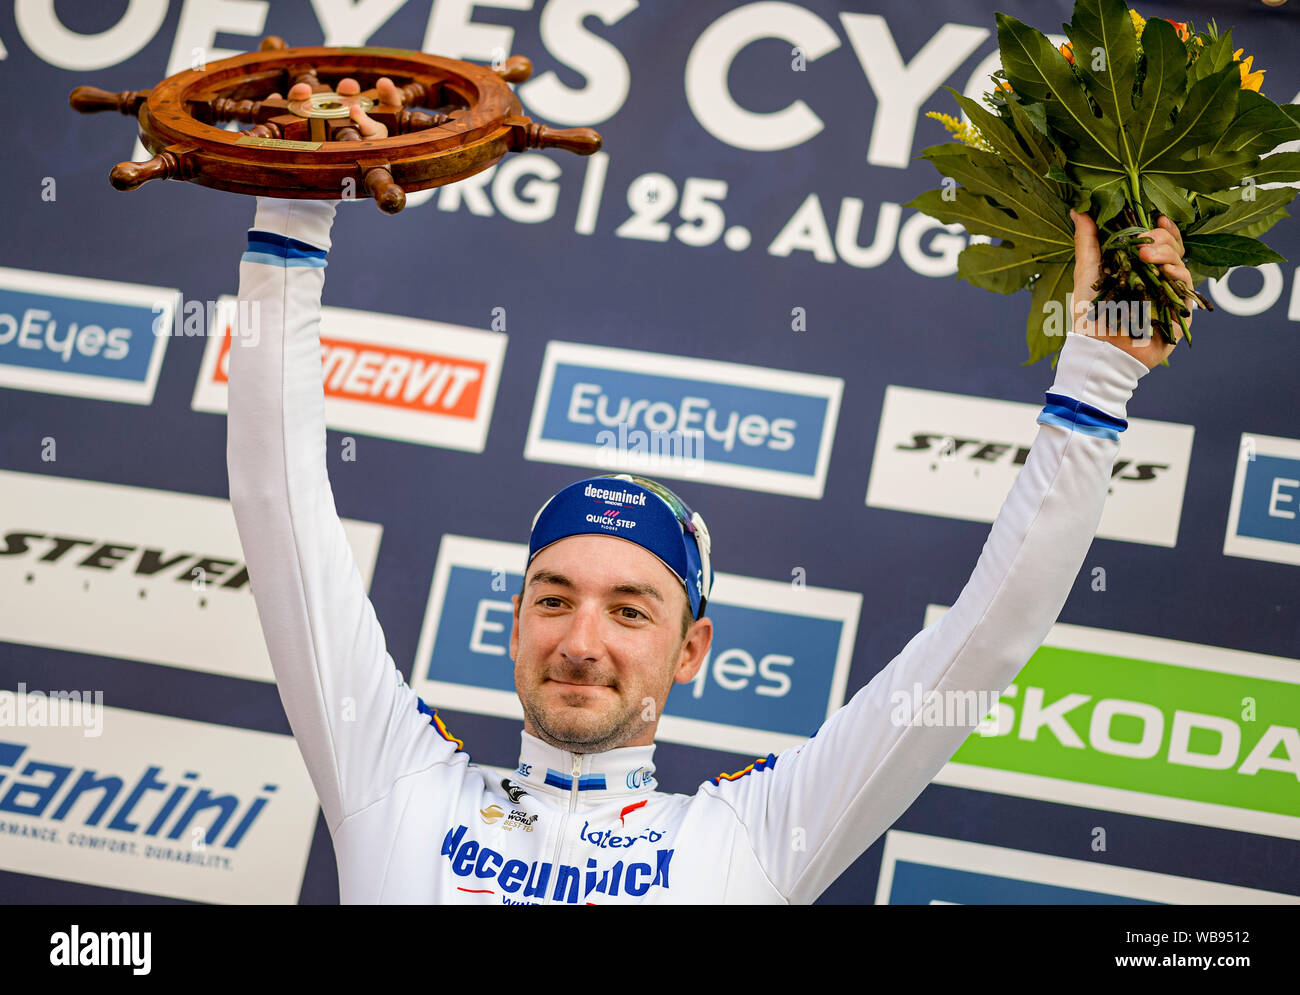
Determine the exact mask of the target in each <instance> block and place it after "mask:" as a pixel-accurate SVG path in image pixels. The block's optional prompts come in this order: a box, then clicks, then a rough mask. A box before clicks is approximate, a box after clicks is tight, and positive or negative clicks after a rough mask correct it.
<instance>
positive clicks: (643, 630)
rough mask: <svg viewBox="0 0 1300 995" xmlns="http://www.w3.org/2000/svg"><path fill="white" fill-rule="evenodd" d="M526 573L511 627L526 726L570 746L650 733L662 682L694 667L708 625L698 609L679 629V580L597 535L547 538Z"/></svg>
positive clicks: (599, 746)
mask: <svg viewBox="0 0 1300 995" xmlns="http://www.w3.org/2000/svg"><path fill="white" fill-rule="evenodd" d="M524 581H525V586H524V592H523V595H522V596H520V595H515V597H514V599H513V600H514V606H515V616H514V627H513V629H512V631H511V634H510V656H511V658H512V659H513V660H514V662H515V688H516V690H517V691H518V693H519V700H520V702H521V703H522V704H523V708H524V729H525V730H526V731H527V732H529V733H531V734H532V735H534V736H537V737H538V738H539V739H541V740H543V741H545V742H547V743H550V744H551V745H552V746H556V747H559V748H561V749H566V750H571V751H572V752H574V753H597V752H602V751H604V750H611V749H616V748H618V747H621V746H642V745H645V744H648V743H651V742H653V741H654V731H655V727H656V726H657V725H658V722H659V716H660V714H661V713H662V711H663V705H664V702H665V701H666V700H667V698H668V691H669V689H670V688H671V687H672V685H673V682H674V681H677V682H685V681H689V680H690V679H691V678H693V677H694V676H695V673H696V671H698V670H699V667H700V664H701V663H702V662H703V660H704V656H705V654H706V653H707V651H708V646H709V642H710V640H711V639H712V634H713V627H712V623H711V622H709V621H708V619H701V620H700V621H698V622H695V623H694V624H693V625H692V626H691V627H690V629H689V630H688V632H687V636H686V639H683V638H682V629H681V625H682V613H683V611H685V610H686V607H685V606H686V604H687V602H686V591H685V590H684V589H683V587H682V585H681V582H680V581H679V580H678V579H677V578H676V577H675V576H674V575H673V573H672V571H670V570H669V569H668V568H667V567H666V566H664V564H663V563H662V562H661V561H660V560H659V558H658V557H656V556H655V555H654V554H652V553H650V552H648V551H647V550H645V549H643V548H642V547H640V546H638V545H636V544H635V543H632V542H629V541H627V540H625V539H617V538H615V537H613V536H601V535H581V536H570V537H569V538H567V539H562V540H560V541H559V542H556V543H554V544H552V545H550V546H548V547H547V548H546V549H544V550H542V552H540V553H539V554H537V557H536V559H534V560H533V562H532V563H531V564H530V565H529V567H528V572H527V574H526V576H525V578H524Z"/></svg>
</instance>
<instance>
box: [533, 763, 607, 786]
mask: <svg viewBox="0 0 1300 995" xmlns="http://www.w3.org/2000/svg"><path fill="white" fill-rule="evenodd" d="M542 783H543V784H549V785H550V786H551V787H552V788H563V789H564V790H565V791H569V790H570V789H572V787H573V777H572V776H571V775H569V774H565V773H563V772H562V771H558V770H556V769H555V768H554V767H547V768H546V780H545V781H543V782H542ZM578 790H579V791H604V790H605V775H604V774H582V775H580V776H579V777H578Z"/></svg>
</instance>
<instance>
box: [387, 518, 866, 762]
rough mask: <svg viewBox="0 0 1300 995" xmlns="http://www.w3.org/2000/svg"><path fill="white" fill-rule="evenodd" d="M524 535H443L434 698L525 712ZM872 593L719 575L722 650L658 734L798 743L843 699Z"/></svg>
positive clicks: (419, 686)
mask: <svg viewBox="0 0 1300 995" xmlns="http://www.w3.org/2000/svg"><path fill="white" fill-rule="evenodd" d="M527 559H528V547H527V546H525V545H522V544H516V543H505V542H491V541H488V540H485V539H470V538H466V537H464V536H451V535H444V536H443V537H442V543H441V545H440V547H439V549H438V562H437V565H436V567H435V568H434V575H433V586H432V589H431V591H430V594H429V604H428V608H427V610H426V612H425V616H424V625H423V627H422V629H421V631H420V644H419V649H418V650H417V651H416V657H415V666H414V670H413V680H412V681H411V686H412V687H413V688H415V690H416V692H417V693H418V694H420V696H421V697H423V698H424V700H425V701H428V702H437V703H438V704H439V705H441V706H446V707H447V708H458V709H463V710H464V711H469V712H478V713H480V714H483V715H497V716H502V717H504V718H514V719H521V718H523V711H522V710H521V708H520V706H519V699H518V697H517V696H516V695H515V690H514V687H515V685H514V667H513V664H512V663H511V661H510V656H509V652H510V628H511V623H512V619H513V606H512V605H511V602H510V597H511V595H513V594H517V593H518V592H519V589H520V587H521V586H522V585H523V573H522V572H521V570H520V569H519V568H520V567H521V566H522V565H523V564H524V563H525V562H526V561H527ZM861 607H862V596H861V595H860V594H857V593H856V592H849V591H833V590H829V589H826V588H814V587H805V588H794V587H792V586H791V585H790V584H788V583H783V582H779V581H767V580H755V579H753V578H749V577H738V576H735V575H734V574H717V575H716V577H715V580H714V585H713V597H712V598H711V599H710V600H709V607H708V616H709V618H711V619H713V624H714V636H713V648H712V650H711V652H710V654H709V657H708V659H706V660H705V662H704V665H703V666H702V667H701V668H700V673H699V675H698V676H697V677H696V679H695V680H694V681H693V682H691V683H690V684H684V685H679V686H677V687H676V688H674V689H673V692H672V694H670V695H669V697H668V705H667V707H666V708H665V710H664V716H663V718H662V719H661V720H660V722H659V738H660V739H663V740H668V741H671V742H675V743H688V744H690V745H693V746H707V747H712V748H714V749H719V750H730V751H733V752H736V753H759V752H762V753H763V754H764V755H766V754H767V753H768V752H771V751H777V752H779V751H780V750H783V749H785V748H786V747H787V746H796V745H798V744H799V743H802V742H803V741H804V740H805V739H807V737H808V736H810V735H811V734H812V733H814V732H816V731H817V729H818V728H820V726H821V724H822V723H823V722H824V721H825V720H826V719H827V717H828V716H829V715H830V714H831V713H832V712H834V711H835V709H836V708H838V707H839V706H840V705H841V704H843V702H844V690H845V685H846V683H847V681H848V675H849V663H850V661H851V659H852V656H853V641H854V638H855V636H856V634H857V628H858V614H859V612H860V610H861Z"/></svg>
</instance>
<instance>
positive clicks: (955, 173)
mask: <svg viewBox="0 0 1300 995" xmlns="http://www.w3.org/2000/svg"><path fill="white" fill-rule="evenodd" d="M921 154H922V155H923V156H925V158H927V159H929V160H930V161H931V162H933V163H934V166H935V168H936V169H938V170H939V172H941V173H943V174H944V175H945V176H951V177H952V178H953V179H955V180H957V182H959V183H961V184H962V186H964V187H965V188H966V189H967V190H969V191H971V192H972V193H976V194H979V195H980V196H982V197H988V198H990V199H992V200H993V201H995V202H996V203H997V205H998V206H999V207H1003V208H1009V209H1010V210H1013V211H1015V212H1016V217H1017V219H1018V220H1019V221H1020V223H1021V224H1022V225H1024V226H1025V228H1026V230H1031V231H1032V232H1033V233H1034V234H1036V235H1040V236H1043V237H1050V235H1051V232H1052V231H1056V232H1059V233H1060V234H1061V237H1062V239H1063V240H1067V241H1070V242H1071V243H1073V239H1074V224H1073V223H1072V222H1071V221H1070V214H1069V208H1068V207H1067V206H1066V205H1065V203H1064V202H1062V201H1061V200H1060V199H1059V198H1057V197H1055V196H1051V197H1046V196H1043V194H1042V193H1041V188H1039V189H1033V188H1034V187H1035V186H1036V184H1034V181H1033V178H1032V177H1030V176H1029V175H1028V173H1026V171H1024V170H1022V169H1020V168H1019V167H1018V166H1009V165H1008V164H1007V163H1005V162H1003V161H1002V160H1001V159H999V158H998V157H997V156H996V155H994V154H993V153H992V152H984V151H982V150H981V149H965V150H964V151H963V153H962V154H960V155H931V154H930V153H929V150H927V151H926V152H923V153H921Z"/></svg>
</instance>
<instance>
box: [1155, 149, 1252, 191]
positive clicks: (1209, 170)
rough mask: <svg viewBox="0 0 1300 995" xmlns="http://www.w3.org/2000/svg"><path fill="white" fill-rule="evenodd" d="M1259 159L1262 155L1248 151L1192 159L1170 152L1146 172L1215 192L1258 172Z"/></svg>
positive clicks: (1192, 188)
mask: <svg viewBox="0 0 1300 995" xmlns="http://www.w3.org/2000/svg"><path fill="white" fill-rule="evenodd" d="M1258 160H1259V157H1258V156H1255V155H1252V154H1250V153H1248V152H1218V153H1215V154H1214V155H1204V156H1200V157H1199V158H1192V159H1183V158H1181V157H1178V156H1173V155H1168V156H1162V157H1161V158H1160V159H1157V160H1155V161H1154V162H1152V163H1150V164H1148V165H1147V167H1146V168H1145V169H1144V170H1143V171H1142V175H1143V178H1144V179H1145V178H1146V177H1147V176H1150V175H1159V176H1163V177H1164V178H1165V179H1167V180H1168V181H1169V182H1170V183H1173V184H1174V185H1175V186H1180V187H1183V188H1184V189H1187V190H1195V191H1197V192H1204V193H1214V192H1215V191H1217V190H1222V189H1223V188H1224V187H1235V186H1236V185H1237V184H1239V183H1241V182H1242V180H1244V179H1245V178H1246V177H1247V176H1250V175H1252V174H1254V173H1255V171H1256V164H1257V162H1258Z"/></svg>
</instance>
